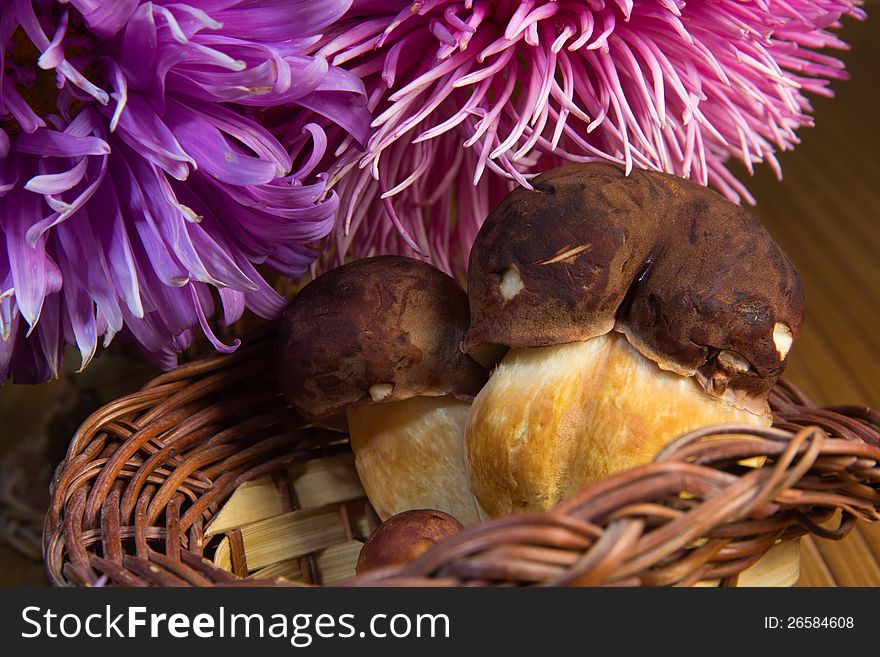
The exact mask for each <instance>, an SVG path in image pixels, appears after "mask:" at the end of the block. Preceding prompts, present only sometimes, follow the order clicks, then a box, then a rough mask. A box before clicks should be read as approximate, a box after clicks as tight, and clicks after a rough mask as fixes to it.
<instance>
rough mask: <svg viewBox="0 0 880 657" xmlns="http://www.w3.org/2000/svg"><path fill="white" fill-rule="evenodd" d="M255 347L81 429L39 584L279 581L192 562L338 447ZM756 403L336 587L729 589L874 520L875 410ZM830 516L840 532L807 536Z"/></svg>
mask: <svg viewBox="0 0 880 657" xmlns="http://www.w3.org/2000/svg"><path fill="white" fill-rule="evenodd" d="M270 346H271V333H270V332H267V333H265V334H264V335H263V336H262V337H261V338H260V339H258V340H255V341H254V342H252V343H251V345H250V346H249V347H247V348H244V349H241V350H240V351H239V352H237V353H236V354H233V355H229V356H215V357H212V358H208V359H205V360H202V361H197V362H194V363H191V364H188V365H185V366H182V367H180V368H178V369H177V370H175V371H173V372H170V373H168V374H165V375H163V376H161V377H159V378H158V379H156V380H154V381H153V382H151V383H150V384H149V385H147V386H146V387H145V388H144V389H143V390H141V391H139V392H137V393H135V394H133V395H129V396H127V397H124V398H122V399H119V400H117V401H116V402H114V403H112V404H109V405H108V406H105V407H104V408H102V409H100V410H99V411H97V412H96V413H95V414H93V415H92V416H91V417H90V418H89V419H88V420H87V421H86V422H85V423H84V424H83V425H82V427H81V428H80V430H79V431H78V432H77V434H76V436H74V438H73V440H72V442H71V444H70V448H69V450H68V454H67V457H66V459H65V460H64V462H63V463H62V464H61V465H60V466H59V468H58V470H57V472H56V475H55V478H54V481H53V487H52V502H51V505H50V509H49V513H48V516H47V518H46V524H45V532H44V539H43V552H44V556H45V560H46V564H47V569H48V572H49V576H50V578H51V580H52V581H53V582H54V583H55V584H58V585H94V584H95V583H96V582H98V581H99V580H100V578H102V577H106V579H107V580H109V581H110V582H112V583H115V584H119V585H123V586H146V585H158V586H168V585H199V586H207V585H212V584H223V585H229V584H247V585H264V586H265V585H291V584H293V583H292V582H289V581H285V580H271V581H265V580H261V581H256V580H253V579H242V578H239V577H237V576H235V575H233V574H231V573H228V572H226V571H223V570H220V569H219V568H217V567H215V566H214V565H212V564H211V563H210V562H208V561H207V560H206V559H204V558H203V557H204V556H205V555H204V550H205V548H206V540H205V535H204V527H205V526H206V525H207V524H208V522H209V521H210V520H211V518H212V517H213V516H214V515H215V514H216V512H217V511H218V509H219V508H220V506H221V505H222V503H223V502H224V501H225V500H226V499H227V498H228V497H229V495H230V494H231V493H232V492H233V491H234V490H235V488H236V487H238V486H239V485H240V484H241V483H243V482H244V481H247V480H249V479H253V478H255V477H257V476H261V475H263V474H267V473H272V472H277V471H280V470H281V469H282V468H284V467H285V466H287V465H289V464H290V463H294V462H297V461H301V460H307V459H312V458H319V457H321V456H322V455H324V454H327V453H329V451H328V450H338V449H339V448H340V440H341V438H340V435H339V434H333V433H331V432H327V431H319V430H315V429H308V428H306V427H305V425H304V423H303V422H302V421H301V419H300V418H299V417H297V416H296V414H295V413H293V411H292V410H290V408H289V407H287V405H286V404H285V403H284V402H283V400H282V399H281V398H280V396H279V394H278V393H277V390H276V386H275V384H274V379H273V374H272V367H271V349H270ZM243 382H247V384H246V385H243ZM771 405H772V408H773V411H774V418H775V421H776V423H775V426H774V427H773V428H767V429H763V428H756V427H754V426H747V425H716V426H713V427H708V428H704V429H700V430H698V431H694V432H691V433H689V434H687V435H685V436H682V437H681V438H679V439H678V440H676V441H674V442H673V443H672V444H670V445H668V446H667V447H666V448H665V449H664V450H663V451H662V452H661V453H660V454H659V455H658V456H657V458H656V460H655V461H654V462H653V463H651V464H648V465H645V466H642V467H638V468H635V469H632V470H628V471H626V472H622V473H620V474H618V475H615V476H612V477H609V478H606V479H603V480H602V481H599V482H596V483H594V484H592V485H590V486H588V487H586V488H584V489H582V490H580V491H579V492H577V493H576V494H574V495H572V496H571V497H569V498H568V499H566V500H565V501H564V502H563V503H562V504H560V505H559V506H558V507H556V508H555V509H553V510H552V511H549V512H547V513H541V514H523V515H516V516H510V517H505V518H499V519H496V520H492V521H488V522H484V523H481V524H479V525H477V526H474V527H470V528H468V529H466V530H465V531H464V532H462V533H461V534H459V535H457V536H454V537H452V538H450V539H447V540H445V541H443V542H441V543H440V544H438V545H437V546H435V547H434V548H432V549H431V550H430V551H429V552H427V553H425V554H424V555H423V556H422V557H421V558H420V559H418V560H417V561H415V562H412V563H409V564H406V565H402V566H390V567H387V568H383V569H377V570H374V571H370V572H367V573H364V574H362V575H360V576H358V577H355V578H353V579H350V580H348V581H346V582H344V583H343V584H345V585H352V586H371V585H383V586H387V585H393V586H450V585H456V586H457V585H467V586H489V585H613V586H623V585H644V586H659V585H671V584H675V585H689V584H693V583H695V582H697V581H699V580H705V579H715V578H717V579H720V580H721V581H722V584H732V583H733V582H734V581H735V578H736V576H737V574H738V573H740V572H742V571H743V570H744V569H746V568H748V567H749V566H750V565H752V564H753V563H755V562H756V561H757V560H758V559H760V558H761V557H762V556H763V555H764V554H765V553H766V552H767V550H768V549H770V547H772V546H773V545H774V544H775V543H776V542H778V541H779V540H788V539H792V538H795V537H797V536H800V535H802V534H805V533H814V534H818V535H820V536H828V537H834V538H840V537H842V536H844V535H845V534H846V533H847V532H848V531H849V530H850V529H851V528H852V526H853V524H854V522H855V520H856V519H858V518H861V519H864V520H867V521H869V522H873V521H877V520H880V466H878V461H880V414H878V413H877V412H876V411H874V410H871V409H867V408H861V407H837V408H825V409H822V408H817V407H816V406H815V405H814V404H812V403H811V402H810V401H809V400H808V399H806V398H805V397H804V396H803V395H802V393H800V392H799V391H797V390H796V389H795V388H794V387H792V386H791V385H789V384H785V383H783V384H780V385H779V386H777V388H776V390H774V393H773V395H772V397H771ZM756 459H757V460H758V462H763V465H762V466H761V467H755V462H756V461H755V460H756ZM749 464H751V465H749ZM837 510H840V511H841V512H842V513H841V521H840V523H839V525H838V526H837V527H836V528H834V529H828V528H827V527H825V526H823V525H822V524H821V523H823V522H825V521H826V520H827V519H828V518H829V517H831V515H832V514H833V513H834V512H835V511H837ZM233 549H234V547H233ZM306 570H308V568H306ZM100 581H103V580H100Z"/></svg>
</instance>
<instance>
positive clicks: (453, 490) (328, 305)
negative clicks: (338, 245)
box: [276, 256, 487, 524]
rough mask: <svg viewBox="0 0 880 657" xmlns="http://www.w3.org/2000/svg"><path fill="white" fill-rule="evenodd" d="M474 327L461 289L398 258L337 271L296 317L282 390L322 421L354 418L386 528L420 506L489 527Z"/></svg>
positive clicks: (283, 345)
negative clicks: (473, 479) (472, 422)
mask: <svg viewBox="0 0 880 657" xmlns="http://www.w3.org/2000/svg"><path fill="white" fill-rule="evenodd" d="M468 321H469V320H468V303H467V297H466V295H465V293H464V290H462V288H461V286H459V285H458V283H456V282H455V280H454V279H452V278H451V277H449V276H447V275H446V274H444V273H443V272H441V271H440V270H438V269H436V268H434V267H432V266H430V265H428V264H427V263H424V262H421V261H418V260H414V259H412V258H403V257H397V256H380V257H376V258H367V259H364V260H358V261H355V262H352V263H349V264H346V265H343V266H341V267H338V268H336V269H333V270H331V271H329V272H327V273H325V274H323V275H321V276H319V277H317V278H316V279H314V280H313V281H311V282H310V283H309V284H308V285H306V286H305V287H304V288H303V289H302V290H301V291H300V292H299V293H298V294H297V295H296V296H295V297H294V298H293V300H292V301H291V303H290V305H289V306H288V307H287V309H286V310H285V312H284V315H283V317H282V320H281V324H280V327H279V330H278V338H277V344H276V355H277V365H278V375H279V381H280V384H281V389H282V391H283V393H284V395H285V397H286V399H287V400H288V401H289V402H290V404H291V405H292V406H293V407H294V409H296V410H297V411H298V412H299V413H300V414H301V415H303V417H305V418H306V419H308V420H311V421H313V422H315V423H319V424H320V423H322V422H325V421H329V420H330V419H332V418H334V417H335V416H338V415H339V414H340V413H344V414H346V415H347V420H348V431H349V435H350V437H351V445H352V450H353V451H354V455H355V465H356V467H357V470H358V474H359V476H360V478H361V481H362V483H363V485H364V490H365V491H366V493H367V497H368V498H369V499H370V502H371V503H372V505H373V507H374V508H375V509H376V512H377V513H378V514H379V517H380V518H382V519H383V520H384V519H386V518H388V517H390V516H392V515H394V514H396V513H399V512H401V511H405V510H408V509H416V508H432V509H439V510H441V511H445V512H446V513H449V514H451V515H452V516H454V517H455V518H457V519H458V520H460V521H461V522H463V523H465V524H467V523H471V522H474V521H476V520H477V519H478V515H477V510H476V503H475V501H474V497H473V493H472V491H471V489H470V485H469V482H468V477H467V472H466V469H465V465H464V447H463V437H464V425H465V422H466V420H467V414H468V410H469V408H470V402H471V401H472V400H473V398H474V395H475V394H476V393H477V392H478V391H479V390H480V388H481V387H482V385H483V383H484V382H485V380H486V377H487V373H486V371H485V370H484V369H483V368H482V367H480V366H479V365H478V364H477V363H476V362H475V361H473V360H472V359H471V358H470V357H469V356H467V355H466V354H464V353H463V352H462V351H461V348H460V347H461V341H462V339H463V337H464V332H465V331H466V330H467V327H468Z"/></svg>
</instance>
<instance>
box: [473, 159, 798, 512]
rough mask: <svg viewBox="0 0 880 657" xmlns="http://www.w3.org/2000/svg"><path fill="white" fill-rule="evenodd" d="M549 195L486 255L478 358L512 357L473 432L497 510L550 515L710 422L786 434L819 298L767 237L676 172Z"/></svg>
mask: <svg viewBox="0 0 880 657" xmlns="http://www.w3.org/2000/svg"><path fill="white" fill-rule="evenodd" d="M532 184H533V186H534V191H530V190H526V189H517V190H515V191H513V192H511V193H510V194H509V195H508V196H507V197H506V198H505V199H504V200H503V201H502V202H501V203H500V204H499V206H498V207H497V208H496V209H495V210H494V211H493V212H492V213H491V214H490V216H489V217H488V218H487V220H486V222H485V223H484V225H483V226H482V228H481V230H480V232H479V234H478V235H477V238H476V242H475V244H474V247H473V249H472V251H471V256H470V263H469V273H468V294H469V297H470V304H471V326H470V329H469V331H468V333H467V336H466V340H465V350H466V351H474V353H476V351H475V350H477V349H484V348H485V347H486V345H501V346H503V347H509V351H507V353H506V354H505V355H504V357H503V359H502V360H501V362H500V363H499V364H498V365H497V367H496V368H495V370H494V372H493V373H492V376H491V378H490V380H489V382H488V383H487V384H486V386H485V387H484V388H483V390H482V391H481V392H480V394H479V395H478V396H477V398H476V399H475V401H474V404H473V407H472V409H471V413H470V418H469V421H468V426H467V429H466V438H465V445H466V452H467V459H468V467H469V468H470V472H471V484H472V486H473V488H474V492H475V494H476V496H477V500H478V501H479V503H480V505H481V509H482V511H483V513H485V514H487V515H490V516H495V515H502V514H507V513H513V512H517V511H525V510H538V509H546V508H549V507H551V506H553V505H554V504H555V503H556V502H557V501H559V500H560V499H562V498H563V497H565V496H566V495H568V494H570V493H571V492H573V491H574V490H576V489H578V488H579V487H581V486H583V485H585V484H586V483H588V482H589V481H592V480H595V479H599V478H602V477H605V476H607V475H609V474H611V473H613V472H616V471H619V470H622V469H626V468H629V467H632V466H635V465H637V464H641V463H644V462H647V461H649V460H650V459H651V458H652V457H653V456H654V455H655V454H656V453H657V452H658V451H659V449H660V448H661V447H662V446H663V445H664V444H666V443H667V442H668V441H669V440H671V439H673V438H675V437H676V436H678V435H680V434H682V433H684V432H686V431H688V430H691V429H694V428H697V427H700V426H704V425H709V424H715V423H721V422H749V423H756V424H765V425H766V424H769V423H770V410H769V407H768V403H767V395H768V394H769V391H770V389H771V388H772V386H773V385H774V384H775V383H776V381H777V380H778V378H779V376H780V375H781V373H782V371H783V369H784V367H785V363H786V358H787V356H788V353H789V349H790V347H791V344H792V342H793V340H794V339H795V338H796V337H797V334H798V332H799V330H800V327H801V323H802V320H803V312H804V293H803V287H802V285H801V281H800V278H799V276H798V274H797V271H796V270H795V268H794V265H793V264H792V262H791V261H790V260H789V258H788V257H787V256H786V255H785V253H783V251H782V250H781V249H780V247H779V246H778V245H777V244H776V243H775V242H774V241H773V239H772V238H771V237H770V235H769V234H768V233H767V231H766V230H765V229H764V228H763V227H762V226H761V224H760V223H759V222H758V221H757V220H756V219H755V218H754V217H752V216H751V215H750V214H749V213H748V212H747V211H745V210H744V209H742V208H741V207H739V206H737V205H734V204H732V203H730V202H728V201H726V200H725V199H724V198H722V197H721V196H720V195H719V194H716V193H715V192H713V191H710V190H708V189H706V188H704V187H701V186H699V185H697V184H694V183H691V182H689V181H686V180H683V179H680V178H676V177H673V176H670V175H666V174H662V173H655V172H646V171H634V172H632V173H631V174H630V175H629V176H626V175H624V172H623V170H621V169H619V168H617V167H614V166H612V165H605V164H583V165H571V166H566V167H562V168H559V169H554V170H552V171H548V172H547V173H544V174H542V175H540V176H538V177H537V178H535V179H533V180H532ZM484 364H487V363H484ZM487 365H488V364H487Z"/></svg>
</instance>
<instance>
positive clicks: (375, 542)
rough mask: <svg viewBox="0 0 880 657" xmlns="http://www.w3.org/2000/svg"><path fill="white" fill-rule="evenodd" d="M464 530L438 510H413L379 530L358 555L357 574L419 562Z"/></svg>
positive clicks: (401, 514) (387, 522)
mask: <svg viewBox="0 0 880 657" xmlns="http://www.w3.org/2000/svg"><path fill="white" fill-rule="evenodd" d="M462 529H464V526H463V525H462V524H461V523H460V522H459V521H458V520H456V519H455V518H453V517H452V516H450V515H449V514H448V513H443V512H442V511H437V510H436V509H412V510H410V511H404V512H403V513H398V514H397V515H395V516H391V517H390V518H388V520H386V521H385V522H383V523H382V524H381V525H379V526H378V527H376V529H375V530H374V531H373V533H372V534H370V537H369V538H368V539H367V541H366V542H365V543H364V546H363V547H362V548H361V551H360V554H359V555H358V560H357V567H356V571H357V572H358V573H362V572H364V571H365V570H370V569H372V568H380V567H381V566H388V565H390V564H395V563H409V562H410V561H415V560H416V559H418V558H419V557H420V556H422V555H423V554H424V553H425V552H427V551H428V550H430V549H431V548H432V547H434V546H435V545H437V543H439V542H440V541H442V540H443V539H445V538H449V537H450V536H455V535H456V534H457V533H458V532H460V531H461V530H462Z"/></svg>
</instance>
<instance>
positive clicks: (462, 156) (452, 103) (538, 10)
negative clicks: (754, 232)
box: [316, 0, 864, 271]
mask: <svg viewBox="0 0 880 657" xmlns="http://www.w3.org/2000/svg"><path fill="white" fill-rule="evenodd" d="M859 4H860V3H859V2H858V0H752V1H747V0H715V1H709V0H691V1H689V2H685V1H684V0H560V1H553V0H534V1H528V2H521V1H518V0H424V1H420V2H407V1H406V0H355V2H354V3H353V6H352V8H351V9H350V10H349V12H348V13H347V14H346V16H345V18H344V19H342V20H341V21H339V22H337V23H336V24H335V25H334V26H333V27H332V28H331V29H330V30H329V31H328V32H327V34H326V35H325V38H324V39H323V41H322V42H321V44H320V47H319V48H318V49H317V51H316V52H318V53H319V54H320V55H322V56H324V57H326V58H327V59H328V60H329V61H330V62H331V63H332V64H335V65H338V66H342V67H344V68H346V69H347V70H349V71H351V72H352V73H354V74H356V75H358V76H359V77H361V78H362V79H363V80H364V83H365V86H366V90H367V94H368V97H369V107H370V109H371V111H372V112H373V115H374V119H373V122H372V126H371V132H370V137H369V140H368V143H367V148H366V151H365V152H363V153H359V152H357V151H356V150H355V149H352V148H349V149H347V150H346V149H343V150H342V151H340V154H341V155H342V158H341V160H340V165H339V166H338V167H337V169H336V174H335V178H337V179H338V183H337V184H336V189H337V191H338V193H339V194H340V197H341V199H342V208H343V210H344V212H343V213H342V214H341V217H340V221H339V223H338V226H337V229H336V233H335V236H334V243H335V249H334V253H335V254H336V256H335V257H337V258H341V257H342V256H343V255H344V254H348V253H351V254H354V255H355V256H362V255H368V254H370V253H373V252H380V251H396V252H402V253H408V254H419V253H420V254H427V255H430V256H431V257H433V259H434V260H435V261H436V262H437V264H439V265H440V266H441V267H443V268H444V269H447V270H454V271H463V268H464V267H465V265H466V254H467V250H468V248H469V245H470V242H471V241H472V239H473V235H474V234H475V232H476V229H477V227H478V226H479V223H480V221H482V219H483V218H484V217H485V214H486V211H487V209H488V208H490V207H492V206H493V205H494V204H495V202H497V200H498V198H499V196H500V195H501V194H502V193H503V192H504V190H505V189H506V188H507V187H509V186H510V185H513V184H520V185H525V186H528V179H529V178H530V177H531V176H532V175H534V174H535V173H537V172H540V170H542V168H545V167H546V166H548V165H550V164H553V163H561V162H565V161H573V162H585V161H596V160H601V161H610V162H615V163H619V164H621V165H623V166H625V167H626V169H627V170H630V169H632V168H633V167H642V168H646V169H654V170H662V171H667V172H670V173H675V174H677V175H680V176H684V177H689V178H692V179H694V180H696V181H698V182H700V183H702V184H711V185H713V186H714V187H716V188H717V189H718V190H720V191H721V192H722V193H724V194H725V195H726V196H727V197H728V198H730V199H732V200H735V201H739V200H740V199H741V198H745V199H746V200H749V201H751V197H750V196H749V194H748V191H747V190H746V189H745V187H743V185H742V184H741V183H740V182H739V181H738V180H737V179H736V178H735V177H734V176H733V175H732V174H731V172H730V171H729V170H728V168H727V165H728V161H729V160H730V159H731V158H735V159H737V160H740V161H741V162H743V163H744V164H745V166H746V167H747V169H748V170H749V171H751V170H752V168H753V165H754V164H755V163H757V162H761V161H766V162H767V163H769V165H770V166H771V167H772V168H773V169H774V170H776V171H777V173H778V170H779V165H778V162H777V160H776V155H775V154H776V153H777V152H778V151H784V150H788V149H790V148H792V147H793V146H794V145H795V144H797V143H798V137H797V134H796V132H797V130H798V129H799V128H801V127H804V126H808V125H811V118H810V110H811V108H810V103H809V100H808V97H807V96H808V94H818V95H830V94H831V92H830V90H829V88H828V83H829V80H834V79H840V78H843V77H845V73H844V71H843V65H842V63H841V62H840V61H839V60H837V59H835V58H833V57H831V56H829V55H828V54H826V53H823V52H820V51H821V50H822V49H825V48H837V49H842V48H845V44H844V43H843V42H841V41H840V40H839V39H838V38H837V37H836V36H835V35H834V33H833V30H834V29H836V28H838V27H839V26H840V20H841V17H842V16H844V15H849V16H852V17H855V18H863V17H864V13H863V12H862V11H861V10H860V9H859V8H858V6H857V5H859ZM450 248H452V250H450Z"/></svg>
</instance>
